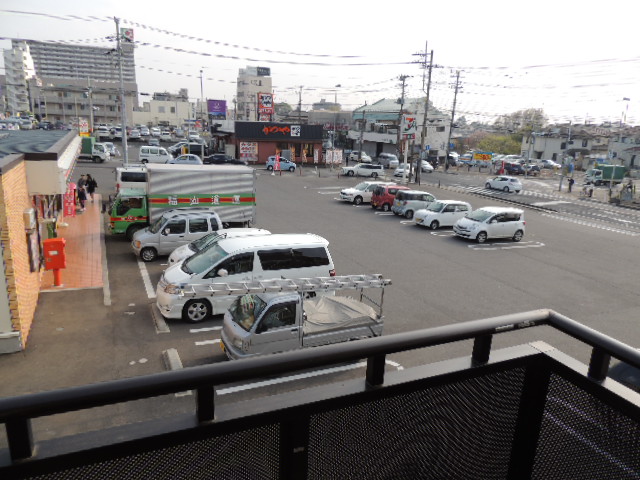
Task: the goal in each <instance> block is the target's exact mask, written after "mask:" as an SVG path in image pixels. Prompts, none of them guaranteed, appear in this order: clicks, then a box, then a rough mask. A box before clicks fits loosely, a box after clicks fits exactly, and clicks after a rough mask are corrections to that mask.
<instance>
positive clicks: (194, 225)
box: [189, 218, 209, 233]
mask: <svg viewBox="0 0 640 480" xmlns="http://www.w3.org/2000/svg"><path fill="white" fill-rule="evenodd" d="M208 231H209V224H208V223H207V219H206V218H192V219H190V220H189V233H198V232H208Z"/></svg>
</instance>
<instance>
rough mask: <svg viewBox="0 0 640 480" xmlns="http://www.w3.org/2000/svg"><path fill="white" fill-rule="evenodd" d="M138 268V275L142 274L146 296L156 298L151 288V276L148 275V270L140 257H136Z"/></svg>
mask: <svg viewBox="0 0 640 480" xmlns="http://www.w3.org/2000/svg"><path fill="white" fill-rule="evenodd" d="M138 268H139V269H140V275H142V282H143V283H144V288H145V290H146V291H147V297H149V298H156V292H155V290H154V289H153V285H152V284H151V278H150V277H149V272H148V271H147V267H146V265H145V264H144V263H143V262H142V260H140V259H138Z"/></svg>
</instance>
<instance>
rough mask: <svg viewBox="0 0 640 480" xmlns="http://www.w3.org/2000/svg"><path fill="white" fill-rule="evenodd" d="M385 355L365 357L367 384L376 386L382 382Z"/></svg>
mask: <svg viewBox="0 0 640 480" xmlns="http://www.w3.org/2000/svg"><path fill="white" fill-rule="evenodd" d="M386 358H387V356H386V355H376V356H374V357H369V358H367V385H369V386H370V387H377V386H379V385H382V384H383V383H384V364H385V361H386Z"/></svg>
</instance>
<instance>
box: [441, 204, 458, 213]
mask: <svg viewBox="0 0 640 480" xmlns="http://www.w3.org/2000/svg"><path fill="white" fill-rule="evenodd" d="M443 211H444V212H455V211H456V206H455V205H447V206H446V207H444V210H443Z"/></svg>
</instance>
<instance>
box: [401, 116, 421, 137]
mask: <svg viewBox="0 0 640 480" xmlns="http://www.w3.org/2000/svg"><path fill="white" fill-rule="evenodd" d="M417 129H418V122H417V120H416V117H415V116H414V115H403V116H402V138H403V139H410V140H411V139H414V138H416V130H417Z"/></svg>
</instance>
